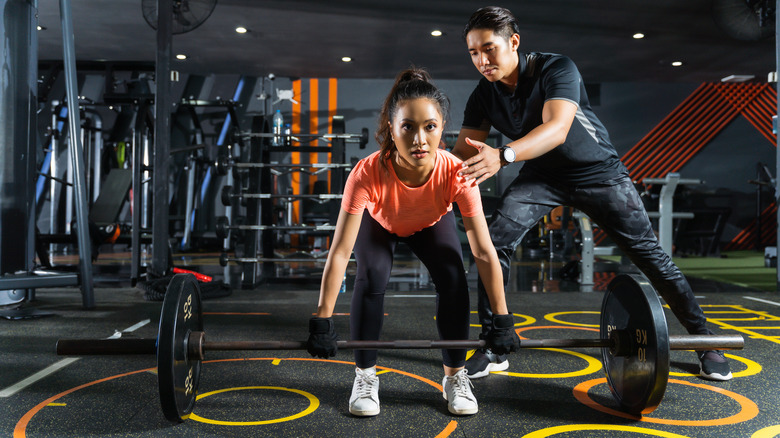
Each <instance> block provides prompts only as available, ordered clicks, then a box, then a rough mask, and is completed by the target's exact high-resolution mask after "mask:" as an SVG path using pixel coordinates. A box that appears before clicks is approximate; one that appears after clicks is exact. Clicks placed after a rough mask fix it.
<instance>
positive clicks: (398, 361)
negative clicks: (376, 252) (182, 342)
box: [0, 257, 780, 438]
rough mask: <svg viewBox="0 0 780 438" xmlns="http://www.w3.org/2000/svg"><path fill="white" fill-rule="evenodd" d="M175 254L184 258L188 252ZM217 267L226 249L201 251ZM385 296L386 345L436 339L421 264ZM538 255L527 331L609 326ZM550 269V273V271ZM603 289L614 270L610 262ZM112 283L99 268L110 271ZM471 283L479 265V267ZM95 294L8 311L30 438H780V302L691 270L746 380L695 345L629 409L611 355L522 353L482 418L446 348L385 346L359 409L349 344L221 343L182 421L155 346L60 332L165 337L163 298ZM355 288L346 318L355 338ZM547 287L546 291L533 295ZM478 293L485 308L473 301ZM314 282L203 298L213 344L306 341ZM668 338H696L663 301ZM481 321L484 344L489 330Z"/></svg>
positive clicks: (8, 392)
mask: <svg viewBox="0 0 780 438" xmlns="http://www.w3.org/2000/svg"><path fill="white" fill-rule="evenodd" d="M177 261H178V260H177ZM194 263H201V264H203V265H206V266H200V268H201V271H202V272H204V273H207V274H216V275H219V273H220V272H222V271H221V269H222V268H219V267H218V266H214V265H215V264H216V262H215V257H211V258H210V259H202V260H196V261H194ZM397 266H399V268H398V271H395V270H394V282H393V283H391V287H390V288H389V290H388V291H387V295H386V299H385V312H386V317H385V323H384V329H383V339H387V340H389V339H426V338H427V339H437V333H436V328H435V322H434V318H433V315H434V306H435V298H434V292H433V289H432V288H431V286H429V285H426V284H423V283H424V281H420V278H421V275H420V270H419V269H418V268H415V267H413V266H410V265H403V264H399V265H397ZM552 267H553V266H552V265H549V264H548V265H547V266H543V267H540V266H539V265H538V263H536V264H534V263H528V264H527V265H526V267H521V268H518V272H521V271H522V272H524V274H522V275H518V276H517V277H515V279H514V280H513V283H512V284H514V285H515V286H516V287H513V288H510V289H509V291H508V292H507V299H508V303H509V305H510V309H511V310H512V311H513V312H514V313H515V315H516V316H515V322H516V323H517V326H518V331H519V333H520V335H521V336H524V337H527V338H582V337H590V336H594V337H596V336H598V334H597V332H594V331H597V327H598V322H599V310H600V306H601V299H602V296H603V294H602V293H600V292H598V291H597V292H593V293H582V292H578V291H576V288H573V287H572V285H571V284H570V283H568V282H567V281H566V280H562V279H558V278H555V275H554V274H555V273H556V272H558V269H557V268H559V267H560V266H558V267H557V268H556V269H552ZM548 271H549V273H551V274H553V275H547V274H545V272H548ZM597 274H598V275H597V278H598V279H599V282H600V284H601V286H603V284H604V283H605V282H606V281H608V279H609V276H610V273H608V272H607V273H604V272H597ZM98 277H99V276H98ZM470 278H472V280H473V279H474V275H473V273H472V274H471V275H470ZM97 279H98V287H96V289H95V293H96V302H97V308H96V309H95V310H90V311H87V310H83V309H82V307H81V297H80V292H79V290H78V289H75V288H64V289H40V290H38V292H37V295H36V301H34V302H33V303H29V304H28V306H30V307H32V308H34V309H36V310H39V311H47V312H51V313H53V316H49V317H44V318H34V319H19V320H7V319H0V327H2V336H0V351H2V352H3V353H2V355H0V371H1V372H0V412H2V415H0V418H1V420H0V435H2V436H13V437H16V438H21V437H86V436H101V437H103V436H111V437H160V436H164V437H167V436H171V437H191V436H202V437H232V436H240V437H244V436H257V437H374V436H376V437H448V436H449V437H502V438H503V437H534V438H535V437H548V436H554V437H569V438H571V437H637V436H662V437H752V438H764V437H773V436H780V403H778V402H780V391H779V390H778V389H779V388H778V375H779V374H780V365H778V357H780V345H778V344H780V297H778V294H777V293H767V292H761V291H760V290H757V289H750V288H745V287H740V286H734V285H729V284H725V283H719V282H716V281H710V280H699V279H696V278H691V283H692V285H693V287H694V291H695V293H696V295H697V297H698V298H699V302H700V303H701V304H702V306H703V308H704V310H705V312H706V313H707V315H708V317H709V319H710V321H711V323H712V326H713V328H715V331H716V332H718V333H722V334H741V335H743V336H744V337H745V348H744V350H739V351H731V352H727V355H726V356H727V358H729V360H730V363H731V367H732V371H733V373H734V378H733V379H732V380H731V381H728V382H709V381H704V380H702V379H700V378H699V377H697V376H696V374H697V373H698V361H697V360H696V357H695V354H694V353H693V352H689V351H672V352H671V375H670V376H669V377H670V380H669V384H668V387H667V390H666V394H665V396H664V398H663V400H662V402H661V404H660V406H659V407H658V409H656V410H655V411H654V412H652V413H650V414H648V415H646V416H644V417H642V418H637V417H631V416H628V415H625V414H622V413H621V412H619V411H616V410H615V408H616V406H617V405H616V402H615V401H614V399H613V398H612V396H611V394H610V392H609V389H608V387H607V385H606V383H605V381H604V380H605V379H604V370H603V367H602V365H601V363H600V351H599V350H594V349H591V350H588V349H524V350H522V351H521V352H519V353H515V354H512V355H511V356H509V363H510V365H509V369H508V370H507V372H504V373H499V374H493V375H490V376H489V377H487V378H483V379H477V380H474V381H473V385H474V389H473V391H474V393H475V395H476V397H477V399H478V401H479V413H478V414H476V415H474V416H469V417H457V416H453V415H451V414H449V412H448V411H447V405H446V402H445V401H444V400H443V399H442V396H441V388H440V384H441V379H442V368H441V355H440V352H439V351H438V350H384V351H380V354H379V366H380V368H379V371H380V375H379V379H380V392H379V395H380V401H381V413H380V414H379V415H378V416H376V417H371V418H356V417H353V416H351V415H350V414H349V412H348V398H349V395H350V391H351V388H352V380H353V378H354V365H353V363H352V360H353V359H352V353H351V352H349V351H341V352H339V354H338V355H337V356H336V358H334V359H333V360H317V359H313V358H311V357H310V356H309V355H308V353H306V352H305V351H270V352H269V351H243V352H241V351H239V352H229V351H228V352H225V351H216V352H213V351H209V352H207V355H206V360H205V361H204V362H203V365H202V370H201V380H200V385H199V398H198V401H197V403H196V405H195V408H194V412H193V415H192V417H191V418H190V419H189V420H187V421H186V422H184V423H181V424H172V423H169V422H168V421H167V420H166V419H165V417H164V416H163V414H162V412H161V410H160V402H159V396H158V389H157V376H156V368H155V366H156V361H155V357H154V356H153V355H147V356H145V355H136V356H81V357H61V356H56V355H55V349H54V347H55V342H56V340H57V339H58V338H106V337H109V336H112V335H114V336H116V333H117V332H120V333H121V335H122V336H123V337H155V336H156V333H157V324H158V321H159V312H160V307H161V303H160V302H154V301H145V300H144V298H143V292H142V291H141V290H140V289H137V288H131V287H129V286H117V285H112V284H110V283H108V284H103V285H101V284H100V282H99V280H100V278H97ZM350 289H351V288H348V290H347V292H346V293H345V294H344V295H342V296H340V297H339V300H338V303H337V307H336V312H337V313H338V314H337V315H336V316H335V319H336V326H337V329H338V331H339V333H340V335H341V337H342V339H348V335H349V333H348V316H347V314H348V312H349V302H350V295H351V292H350ZM532 290H535V291H536V292H532ZM474 291H475V288H472V307H474V304H475V303H476V295H475V293H474ZM317 294H318V292H317V286H316V285H315V284H283V283H275V282H274V283H269V284H264V285H262V286H260V287H258V288H256V289H252V290H246V289H240V288H238V289H234V290H233V292H232V294H231V295H230V296H227V297H222V298H215V299H207V300H204V301H203V308H204V312H205V313H204V322H205V330H206V333H207V337H208V339H209V340H261V339H278V340H293V341H301V340H305V338H306V337H307V321H308V319H309V317H310V316H311V315H312V312H313V311H314V310H315V308H316V304H317ZM665 312H666V317H667V321H668V325H669V328H670V334H684V333H683V331H682V327H681V326H680V324H679V323H678V322H677V321H676V320H675V319H674V318H673V316H672V315H671V313H670V311H669V310H668V309H665ZM476 321H477V318H476V314H473V315H472V323H473V326H474V328H473V329H472V338H476V336H477V330H478V329H477V328H476Z"/></svg>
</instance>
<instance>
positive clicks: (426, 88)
mask: <svg viewBox="0 0 780 438" xmlns="http://www.w3.org/2000/svg"><path fill="white" fill-rule="evenodd" d="M411 99H429V100H431V101H432V102H434V103H435V104H436V105H437V106H438V107H439V114H441V117H442V121H445V120H447V118H448V116H449V111H450V100H449V99H448V98H447V96H445V95H444V93H442V92H441V90H439V89H438V88H437V87H436V86H435V85H433V83H432V82H431V75H430V74H428V72H427V71H425V69H422V68H416V67H411V68H408V69H406V70H404V71H402V72H400V73H398V76H396V78H395V83H394V84H393V88H392V89H391V90H390V93H389V94H388V95H387V97H386V98H385V102H384V103H383V104H382V109H381V110H380V112H379V126H378V127H377V130H376V135H375V137H376V141H377V143H379V150H380V151H381V154H382V160H381V163H382V165H383V166H385V165H386V164H385V162H386V160H387V159H388V158H390V156H391V155H392V153H393V151H394V150H395V144H394V143H393V137H392V135H391V128H390V122H392V120H393V118H394V117H395V113H396V110H397V109H398V105H399V104H400V103H401V102H403V101H405V100H411ZM436 146H438V145H436Z"/></svg>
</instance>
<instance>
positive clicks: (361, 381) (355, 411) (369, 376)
mask: <svg viewBox="0 0 780 438" xmlns="http://www.w3.org/2000/svg"><path fill="white" fill-rule="evenodd" d="M349 413H350V414H352V415H357V416H359V417H371V416H374V415H378V414H379V378H378V377H377V376H376V368H375V367H371V368H366V369H360V368H355V383H354V384H353V385H352V396H350V397H349Z"/></svg>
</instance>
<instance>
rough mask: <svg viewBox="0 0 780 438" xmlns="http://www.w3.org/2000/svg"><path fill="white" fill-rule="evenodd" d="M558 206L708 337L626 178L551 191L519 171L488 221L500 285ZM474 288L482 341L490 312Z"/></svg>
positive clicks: (698, 310)
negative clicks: (526, 240) (523, 245)
mask: <svg viewBox="0 0 780 438" xmlns="http://www.w3.org/2000/svg"><path fill="white" fill-rule="evenodd" d="M558 205H567V206H570V207H574V208H576V209H578V210H580V211H582V212H583V213H585V214H587V215H588V216H589V217H590V218H591V219H592V220H593V221H594V222H596V223H597V224H598V225H599V227H601V229H602V230H604V231H605V232H606V233H607V235H608V236H609V237H610V238H611V239H612V240H613V241H614V242H615V244H616V245H617V246H618V247H619V248H620V250H621V251H622V252H623V254H625V255H626V256H627V257H628V258H629V259H630V260H631V261H632V262H633V263H634V264H635V265H636V266H637V267H638V268H639V270H641V271H642V273H644V274H645V276H647V278H648V279H649V280H650V282H651V283H652V284H653V286H654V287H655V288H656V289H657V290H658V293H659V294H660V295H661V296H662V297H663V298H664V300H665V301H666V303H667V304H668V305H669V307H670V308H671V310H672V312H673V313H674V315H675V316H676V317H677V319H678V320H679V321H680V323H681V324H682V325H683V326H684V327H685V329H686V330H687V331H688V333H691V334H706V333H709V331H708V330H707V328H706V327H705V323H706V321H707V318H706V317H705V316H704V312H703V311H702V309H701V307H700V306H699V304H698V303H697V302H696V298H695V297H694V296H693V291H692V290H691V286H690V285H689V284H688V280H686V278H685V276H684V275H683V274H682V272H680V269H679V268H678V267H677V265H675V264H674V262H672V259H671V257H669V255H668V254H667V253H666V252H665V251H664V250H663V249H662V248H661V245H660V244H659V243H658V239H657V238H656V236H655V233H654V232H653V229H652V226H651V223H650V219H649V218H648V216H647V212H646V211H645V207H644V205H643V204H642V199H641V198H640V197H639V193H637V191H636V189H635V188H634V184H633V183H632V182H631V179H630V178H629V177H628V175H623V176H620V177H617V178H615V179H613V180H609V181H605V182H603V183H599V184H588V185H584V186H570V185H561V186H552V185H550V184H547V183H544V182H542V181H540V180H539V179H538V178H536V177H534V176H533V175H531V174H530V172H522V171H521V172H520V175H519V176H518V177H517V178H516V179H515V180H514V181H513V182H512V184H511V185H510V186H509V187H508V188H507V189H506V191H505V192H504V194H503V196H502V197H501V201H500V203H499V206H498V208H497V209H496V211H495V212H494V213H493V217H492V218H491V220H490V237H491V239H493V244H494V245H495V247H496V251H497V252H498V258H499V261H500V262H501V270H502V271H503V273H504V284H506V282H507V279H508V278H509V266H510V263H511V260H512V256H513V255H514V252H515V248H516V247H517V245H518V244H520V242H521V241H522V240H523V236H525V234H526V233H527V232H528V230H529V229H530V228H531V227H533V226H535V225H536V223H537V222H538V221H539V220H540V219H541V218H542V217H544V216H545V215H546V214H547V213H549V212H550V210H552V209H553V208H554V207H556V206H558ZM478 288H479V292H478V297H479V300H478V304H477V308H478V310H479V318H480V323H481V324H482V336H484V334H485V333H486V332H487V330H488V329H489V328H490V323H491V312H490V304H489V302H488V298H487V294H486V293H485V288H484V287H483V286H482V282H481V281H480V282H479V286H478Z"/></svg>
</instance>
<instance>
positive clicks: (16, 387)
mask: <svg viewBox="0 0 780 438" xmlns="http://www.w3.org/2000/svg"><path fill="white" fill-rule="evenodd" d="M150 322H151V320H149V319H145V320H143V321H141V322H139V323H137V324H133V325H131V326H130V327H128V328H126V329H124V330H122V333H130V332H134V331H136V330H138V329H139V328H141V327H143V326H145V325H146V324H149V323H150ZM120 336H121V333H118V332H117V333H114V334H113V335H111V336H109V339H115V338H119V337H120ZM79 359H80V358H78V357H69V358H67V359H62V360H59V361H57V362H54V363H53V364H51V365H49V366H47V367H46V368H44V369H42V370H40V371H38V372H37V373H35V374H33V375H31V376H30V377H27V378H25V379H23V380H20V381H19V382H17V383H14V384H13V385H11V386H9V387H7V388H5V389H3V390H2V391H0V398H6V397H10V396H12V395H14V394H16V393H17V392H19V391H21V390H23V389H24V388H26V387H28V386H30V385H32V384H33V383H35V382H37V381H39V380H41V379H44V378H46V377H48V376H50V375H52V374H54V373H56V372H57V371H59V370H61V369H62V368H65V367H66V366H68V365H70V364H72V363H73V362H76V361H77V360H79Z"/></svg>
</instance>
